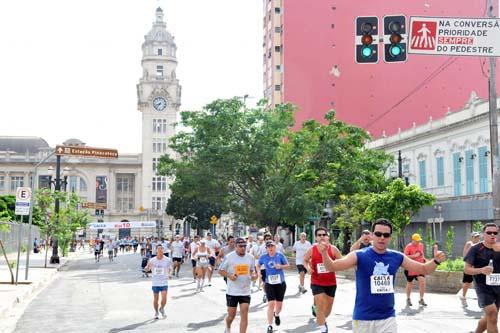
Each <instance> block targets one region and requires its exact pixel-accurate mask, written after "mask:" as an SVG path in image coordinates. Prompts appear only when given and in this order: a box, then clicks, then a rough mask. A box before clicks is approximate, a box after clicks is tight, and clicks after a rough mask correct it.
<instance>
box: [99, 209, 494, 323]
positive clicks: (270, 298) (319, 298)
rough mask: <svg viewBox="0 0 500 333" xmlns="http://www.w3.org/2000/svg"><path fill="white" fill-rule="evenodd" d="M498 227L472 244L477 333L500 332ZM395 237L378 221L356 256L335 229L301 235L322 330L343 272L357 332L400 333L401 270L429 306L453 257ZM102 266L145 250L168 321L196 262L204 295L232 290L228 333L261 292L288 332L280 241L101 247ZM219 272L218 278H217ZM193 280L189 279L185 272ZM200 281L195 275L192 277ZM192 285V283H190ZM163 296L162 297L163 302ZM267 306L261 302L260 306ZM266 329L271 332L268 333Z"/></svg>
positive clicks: (468, 256)
mask: <svg viewBox="0 0 500 333" xmlns="http://www.w3.org/2000/svg"><path fill="white" fill-rule="evenodd" d="M498 231H499V230H498V227H497V225H495V224H493V223H488V224H486V225H484V227H483V230H482V237H483V240H482V241H481V234H480V233H473V234H472V235H471V240H470V241H468V242H467V243H466V244H465V247H464V260H465V270H464V278H463V286H464V287H463V294H462V297H465V296H466V293H467V290H468V289H469V288H470V287H471V284H472V282H474V285H475V289H476V293H477V296H478V303H479V306H480V307H481V308H482V309H483V310H484V316H483V317H482V318H481V319H480V320H479V322H478V325H477V330H476V332H485V331H487V332H489V333H490V332H498V329H497V318H498V309H499V307H500V253H499V252H500V243H498V242H497V238H498ZM392 235H393V229H392V225H391V223H390V221H388V220H386V219H378V220H376V221H374V223H373V224H372V228H371V230H364V231H363V232H362V234H361V237H360V239H358V240H356V241H355V242H354V243H353V244H352V246H351V248H350V252H349V253H348V254H346V255H342V253H341V251H340V250H339V249H338V248H337V247H336V246H335V245H333V244H332V243H331V239H330V235H329V233H328V231H327V229H325V228H322V227H319V228H316V229H315V231H314V238H315V242H314V244H311V243H310V242H309V241H307V235H306V234H305V233H301V234H300V235H299V240H298V241H296V242H295V244H293V246H292V247H291V249H292V250H293V252H294V253H295V266H296V269H297V274H298V276H299V284H298V285H297V289H298V294H305V293H307V292H308V287H307V286H306V285H305V277H306V275H307V274H309V275H310V281H311V283H310V286H309V289H310V291H311V294H312V296H313V297H312V300H311V303H310V305H311V306H312V308H311V312H312V315H313V316H314V317H315V318H316V323H317V326H318V331H319V332H321V333H326V332H333V330H332V329H330V330H329V327H328V318H329V316H330V314H331V312H332V308H333V304H334V299H335V294H336V291H337V281H336V274H335V272H338V271H343V270H347V269H350V268H354V269H355V276H356V295H355V305H354V310H353V332H355V333H394V332H397V322H396V311H395V281H396V273H397V271H398V269H399V268H400V267H402V269H403V270H404V275H405V277H406V281H407V285H406V298H407V300H406V304H407V306H410V307H411V306H413V303H412V300H411V293H412V289H413V284H414V282H417V284H418V286H419V301H418V306H420V307H426V306H427V303H426V302H425V300H424V295H425V277H426V276H427V275H430V274H432V273H433V272H434V271H435V270H436V268H437V266H438V265H440V264H441V263H442V262H443V261H444V260H445V254H444V253H443V252H442V251H439V250H438V248H437V246H435V247H433V249H432V252H433V253H432V256H430V257H431V259H426V257H425V253H424V246H423V244H422V238H421V236H420V235H419V234H413V235H412V237H411V242H410V243H409V244H408V245H407V246H406V247H405V249H404V252H399V251H395V250H391V249H389V244H390V242H391V239H392ZM91 245H92V246H93V248H94V251H95V255H96V261H98V260H99V256H100V255H102V252H103V249H104V252H105V253H106V252H107V254H108V256H109V260H110V261H111V260H113V257H114V256H116V253H117V251H122V252H127V251H128V252H131V251H134V252H135V251H137V247H138V246H140V253H141V256H142V262H141V269H142V271H143V274H144V276H148V277H149V274H151V276H152V278H151V280H152V290H153V307H154V318H155V319H159V317H160V315H161V316H162V317H166V311H165V306H166V302H167V292H168V280H169V279H171V278H176V277H179V272H180V267H181V265H182V263H190V264H191V267H192V271H191V270H190V272H189V275H190V278H191V277H192V278H193V283H196V292H203V291H204V288H205V287H206V286H211V285H212V278H213V277H214V273H216V274H217V275H216V276H218V275H220V276H222V277H223V279H224V281H225V283H226V284H227V288H226V305H227V314H226V318H225V326H226V328H225V332H226V333H230V332H231V327H232V323H233V321H234V319H235V317H236V314H237V310H239V315H240V325H239V330H238V329H236V330H235V331H236V332H240V333H245V332H246V330H247V326H248V316H249V305H250V301H251V297H252V294H253V292H255V291H256V290H263V291H264V292H263V295H264V296H263V298H262V302H263V303H267V323H266V328H265V329H266V330H267V331H266V332H268V333H270V332H273V331H274V330H275V328H276V327H277V326H280V324H281V322H282V319H281V311H282V309H283V303H284V296H285V292H286V290H287V283H286V275H285V270H287V269H288V268H289V266H290V264H289V262H288V259H287V257H286V256H285V251H284V246H283V243H282V240H281V239H280V236H279V235H275V236H274V237H273V236H272V235H271V234H264V235H262V236H257V237H255V239H254V236H251V235H250V236H248V237H245V238H242V237H238V238H235V237H233V236H228V237H227V239H225V240H224V241H221V242H219V241H218V240H216V239H214V238H213V237H212V235H211V234H210V233H207V234H206V235H205V237H200V236H195V237H194V238H193V239H188V238H184V237H182V236H180V235H176V236H175V237H174V238H172V239H164V238H153V237H150V238H142V239H140V240H138V239H135V238H134V239H131V238H127V239H123V240H107V241H106V240H95V241H93V242H92V244H91ZM217 270H218V272H216V271H217ZM184 274H185V273H184ZM191 274H192V276H191ZM184 278H185V276H184ZM160 296H161V297H160ZM259 301H260V300H259ZM263 330H264V328H263Z"/></svg>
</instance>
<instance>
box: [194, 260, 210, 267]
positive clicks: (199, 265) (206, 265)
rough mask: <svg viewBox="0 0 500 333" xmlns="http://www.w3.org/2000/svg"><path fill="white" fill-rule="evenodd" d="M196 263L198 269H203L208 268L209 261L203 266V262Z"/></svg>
mask: <svg viewBox="0 0 500 333" xmlns="http://www.w3.org/2000/svg"><path fill="white" fill-rule="evenodd" d="M195 262H196V267H201V268H208V261H207V262H205V263H204V264H202V263H201V262H199V261H195Z"/></svg>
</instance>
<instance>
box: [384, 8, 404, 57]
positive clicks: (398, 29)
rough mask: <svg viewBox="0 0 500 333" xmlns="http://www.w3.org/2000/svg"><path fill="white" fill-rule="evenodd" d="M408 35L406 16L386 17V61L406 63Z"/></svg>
mask: <svg viewBox="0 0 500 333" xmlns="http://www.w3.org/2000/svg"><path fill="white" fill-rule="evenodd" d="M407 39H408V33H407V30H406V17H405V16H404V15H389V16H384V61H385V62H388V63H391V62H404V61H406V45H407Z"/></svg>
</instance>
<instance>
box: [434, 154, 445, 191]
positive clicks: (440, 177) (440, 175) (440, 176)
mask: <svg viewBox="0 0 500 333" xmlns="http://www.w3.org/2000/svg"><path fill="white" fill-rule="evenodd" d="M436 167H437V186H444V157H438V158H437V159H436Z"/></svg>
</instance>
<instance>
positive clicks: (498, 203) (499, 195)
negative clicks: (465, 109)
mask: <svg viewBox="0 0 500 333" xmlns="http://www.w3.org/2000/svg"><path fill="white" fill-rule="evenodd" d="M487 1H488V17H495V14H494V13H493V0H487ZM489 61H490V76H489V107H490V113H489V114H490V153H491V155H490V156H491V173H492V177H491V187H492V188H491V196H492V204H493V221H494V222H495V223H497V224H498V223H500V170H498V107H497V90H496V58H495V57H490V58H489Z"/></svg>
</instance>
